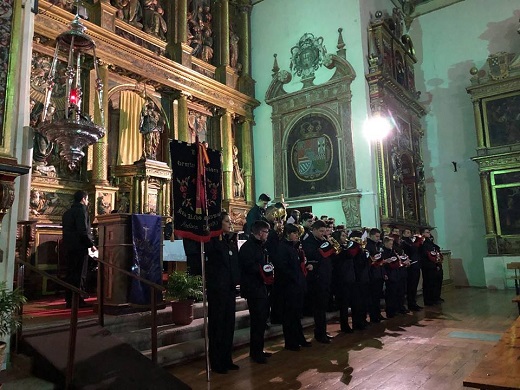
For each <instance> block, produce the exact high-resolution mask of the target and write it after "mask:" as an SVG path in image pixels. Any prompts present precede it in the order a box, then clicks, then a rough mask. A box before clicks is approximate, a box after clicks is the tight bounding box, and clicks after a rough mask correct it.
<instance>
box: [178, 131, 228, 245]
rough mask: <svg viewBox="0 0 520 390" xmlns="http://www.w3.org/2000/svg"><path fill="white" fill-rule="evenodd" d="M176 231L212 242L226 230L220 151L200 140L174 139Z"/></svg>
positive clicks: (183, 235)
mask: <svg viewBox="0 0 520 390" xmlns="http://www.w3.org/2000/svg"><path fill="white" fill-rule="evenodd" d="M170 153H171V161H172V171H173V180H172V183H173V184H172V187H173V191H172V192H173V211H174V213H173V226H174V234H175V235H176V236H179V237H181V238H189V239H191V240H194V241H198V242H208V241H209V240H210V238H211V237H216V236H218V235H220V234H221V233H222V224H221V220H220V213H221V211H222V163H221V155H220V152H218V151H216V150H213V149H208V148H206V146H205V145H204V144H202V143H200V142H198V141H197V142H195V143H193V144H188V143H186V142H181V141H175V140H174V141H171V143H170Z"/></svg>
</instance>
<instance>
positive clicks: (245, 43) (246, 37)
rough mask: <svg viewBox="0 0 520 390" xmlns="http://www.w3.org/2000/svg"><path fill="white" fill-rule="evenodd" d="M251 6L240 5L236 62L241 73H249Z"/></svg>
mask: <svg viewBox="0 0 520 390" xmlns="http://www.w3.org/2000/svg"><path fill="white" fill-rule="evenodd" d="M251 8H252V6H250V5H242V6H240V8H239V9H240V40H239V41H238V47H239V50H238V62H240V63H241V64H242V74H243V75H248V76H249V75H250V73H251V62H250V52H251V50H250V42H251V37H250V34H249V32H250V29H251V27H250V22H251Z"/></svg>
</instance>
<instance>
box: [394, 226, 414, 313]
mask: <svg viewBox="0 0 520 390" xmlns="http://www.w3.org/2000/svg"><path fill="white" fill-rule="evenodd" d="M397 231H399V229H397ZM392 238H393V239H394V246H393V249H394V252H395V253H396V254H397V257H398V258H399V268H397V272H398V283H397V302H398V306H399V309H398V311H399V313H402V314H407V313H410V310H408V309H407V308H406V306H405V305H404V301H405V296H406V281H407V279H408V267H409V266H410V259H409V258H408V255H407V254H406V253H405V252H404V250H403V248H402V246H401V235H400V234H395V233H394V234H392Z"/></svg>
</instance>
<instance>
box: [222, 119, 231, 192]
mask: <svg viewBox="0 0 520 390" xmlns="http://www.w3.org/2000/svg"><path fill="white" fill-rule="evenodd" d="M231 121H232V116H231V113H230V112H229V111H225V112H223V113H222V116H221V117H220V133H221V134H222V174H223V177H224V182H223V192H224V198H223V200H224V201H226V200H230V199H233V134H232V129H231Z"/></svg>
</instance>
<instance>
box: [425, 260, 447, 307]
mask: <svg viewBox="0 0 520 390" xmlns="http://www.w3.org/2000/svg"><path fill="white" fill-rule="evenodd" d="M422 272H423V299H424V304H425V305H433V304H435V302H437V300H438V299H439V296H438V294H440V289H439V287H438V285H439V282H438V281H439V276H438V271H437V266H436V265H435V264H434V263H432V262H431V264H429V263H426V264H425V265H424V266H423V268H422ZM441 278H442V276H441ZM441 285H442V279H441Z"/></svg>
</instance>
